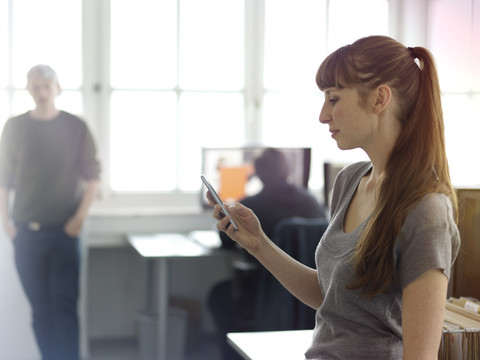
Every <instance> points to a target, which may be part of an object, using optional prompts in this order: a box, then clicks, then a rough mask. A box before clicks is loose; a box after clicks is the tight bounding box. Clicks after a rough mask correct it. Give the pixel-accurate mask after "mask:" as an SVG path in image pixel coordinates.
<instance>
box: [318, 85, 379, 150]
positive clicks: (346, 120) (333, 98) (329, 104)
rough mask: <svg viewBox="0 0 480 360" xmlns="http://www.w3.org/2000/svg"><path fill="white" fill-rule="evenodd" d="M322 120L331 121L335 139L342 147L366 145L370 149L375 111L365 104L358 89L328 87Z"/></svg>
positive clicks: (328, 123)
mask: <svg viewBox="0 0 480 360" xmlns="http://www.w3.org/2000/svg"><path fill="white" fill-rule="evenodd" d="M324 94H325V102H324V104H323V107H322V111H321V113H320V122H321V123H322V124H327V125H328V126H329V130H330V132H331V133H332V138H333V139H335V141H336V142H337V146H338V147H339V148H340V149H342V150H348V149H355V148H362V149H364V150H366V148H367V147H368V144H369V143H371V141H372V140H373V138H372V136H373V133H372V131H373V123H374V122H373V121H372V115H373V113H372V111H369V110H368V106H367V105H366V104H365V105H363V104H362V102H363V100H362V98H361V97H360V94H359V93H358V91H357V90H356V89H352V88H343V89H339V88H335V87H331V88H327V89H325V90H324Z"/></svg>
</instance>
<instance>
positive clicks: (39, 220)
mask: <svg viewBox="0 0 480 360" xmlns="http://www.w3.org/2000/svg"><path fill="white" fill-rule="evenodd" d="M27 81H28V82H27V89H28V91H29V93H30V95H31V96H32V97H33V100H34V101H35V104H36V107H35V109H34V110H31V111H28V112H26V113H25V114H22V115H19V116H16V117H13V118H11V119H9V120H8V121H7V123H6V124H5V127H4V130H3V133H2V137H1V141H0V215H1V220H2V225H3V228H4V231H5V233H6V234H7V235H8V236H9V237H10V238H11V239H12V241H13V245H14V250H15V264H16V267H17V271H18V274H19V277H20V281H21V283H22V286H23V289H24V290H25V294H26V296H27V298H28V300H29V302H30V304H31V307H32V313H33V330H34V333H35V338H36V340H37V344H38V346H39V349H40V352H41V354H42V359H43V360H78V359H79V324H78V315H77V303H78V295H79V294H78V292H79V273H80V268H79V267H80V261H79V255H80V254H79V235H80V232H81V229H82V225H83V223H84V221H85V219H86V217H87V212H88V209H89V207H90V205H91V203H92V202H93V200H94V198H95V195H96V192H97V188H98V183H99V174H100V166H99V162H98V160H97V157H96V147H95V143H94V140H93V138H92V135H91V133H90V131H89V129H88V127H87V125H86V123H85V122H84V121H83V120H81V119H80V118H78V117H77V116H75V115H72V114H70V113H67V112H65V111H62V110H59V109H57V108H56V106H55V98H56V97H57V95H59V94H60V85H59V83H58V79H57V75H56V73H55V71H54V70H53V69H52V68H51V67H49V66H47V65H37V66H34V67H33V68H32V69H31V70H30V71H29V72H28V74H27ZM11 191H12V192H13V194H14V196H13V197H12V198H13V199H14V200H13V206H12V209H11V211H10V206H9V199H10V198H11V197H10V192H11Z"/></svg>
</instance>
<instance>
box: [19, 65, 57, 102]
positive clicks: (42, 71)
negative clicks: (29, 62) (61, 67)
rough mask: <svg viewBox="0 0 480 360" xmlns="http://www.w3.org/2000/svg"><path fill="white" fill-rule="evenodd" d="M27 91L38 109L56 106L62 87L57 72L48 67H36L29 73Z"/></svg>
mask: <svg viewBox="0 0 480 360" xmlns="http://www.w3.org/2000/svg"><path fill="white" fill-rule="evenodd" d="M27 90H28V91H29V93H30V95H32V97H33V100H34V101H35V104H36V105H37V107H46V106H54V104H55V98H56V97H57V95H58V94H60V85H59V83H58V78H57V74H56V72H55V70H53V69H52V68H51V67H50V66H48V65H36V66H34V67H33V68H31V69H30V70H29V72H28V73H27Z"/></svg>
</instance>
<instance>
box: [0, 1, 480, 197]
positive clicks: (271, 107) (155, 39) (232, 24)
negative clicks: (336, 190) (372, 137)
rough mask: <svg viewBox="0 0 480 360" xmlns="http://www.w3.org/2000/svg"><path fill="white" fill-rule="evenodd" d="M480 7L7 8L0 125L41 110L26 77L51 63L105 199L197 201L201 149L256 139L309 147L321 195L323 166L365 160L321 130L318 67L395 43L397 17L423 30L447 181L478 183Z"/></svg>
mask: <svg viewBox="0 0 480 360" xmlns="http://www.w3.org/2000/svg"><path fill="white" fill-rule="evenodd" d="M479 1H480V0H461V1H454V0H435V1H431V0H423V2H422V3H424V4H426V5H428V6H426V8H427V10H428V13H427V14H426V16H425V17H422V16H419V17H418V19H417V18H415V19H410V18H408V19H406V17H405V16H403V17H402V11H396V10H395V9H397V8H402V6H412V4H410V2H409V4H408V5H405V4H403V2H400V1H398V0H390V1H388V0H365V1H358V0H229V1H224V0H162V1H159V0H138V1H136V2H131V1H122V0H118V1H112V0H110V1H108V0H106V1H95V0H70V1H64V0H44V1H36V0H15V1H14V0H0V51H2V53H3V54H5V56H3V57H2V58H0V102H1V104H2V106H0V117H1V119H0V125H2V124H3V123H4V121H5V120H6V118H8V117H9V116H11V115H14V114H19V113H21V112H23V111H26V110H27V109H29V108H30V107H31V106H32V105H33V104H32V101H31V99H30V97H29V96H28V95H27V93H26V91H25V90H24V88H25V74H26V72H27V71H28V69H29V68H30V67H31V66H32V65H35V64H37V63H48V64H50V65H52V67H54V68H55V69H56V70H57V72H58V75H59V78H60V82H61V85H62V88H63V94H62V96H60V97H59V99H58V100H59V103H58V105H59V107H61V108H64V109H65V110H67V111H71V112H73V113H77V114H79V115H81V116H83V117H84V118H85V119H86V120H87V122H88V123H89V124H90V126H91V128H92V131H93V132H94V135H95V137H96V139H97V143H98V147H99V151H100V156H101V160H102V163H103V175H102V179H103V193H104V195H105V196H110V197H117V198H118V197H120V196H127V195H129V196H133V197H137V198H138V197H140V196H141V195H142V194H147V195H149V196H150V197H151V194H157V195H158V196H164V195H168V196H170V195H172V194H174V196H180V195H182V196H183V194H193V193H196V192H197V191H198V190H199V189H200V186H201V182H200V179H199V176H198V175H199V172H200V169H201V164H200V161H201V151H200V150H201V147H203V146H211V147H223V146H229V145H232V146H238V145H244V144H258V143H262V144H264V145H273V146H310V147H312V148H313V153H312V161H313V163H312V173H311V181H310V185H311V186H312V187H313V188H315V189H318V190H320V188H321V186H323V173H322V171H323V170H322V164H323V161H324V160H330V161H338V162H347V161H355V160H358V159H361V158H364V155H363V153H362V152H361V151H346V152H345V151H340V150H338V149H337V148H336V146H335V142H334V141H332V140H331V139H330V137H329V134H328V132H327V131H325V127H323V126H321V125H320V124H319V123H318V116H319V112H320V109H321V106H322V102H323V95H322V94H321V93H320V92H319V91H318V89H317V88H316V85H315V73H316V70H317V68H318V66H319V64H320V62H321V61H322V60H323V58H324V57H325V56H326V55H327V54H328V53H329V52H331V51H332V50H334V49H336V48H337V47H339V46H342V45H344V44H347V43H350V42H352V41H354V40H356V39H357V38H359V37H361V36H364V35H370V34H374V33H375V34H390V35H392V36H393V37H397V38H398V36H395V35H396V33H395V32H396V31H397V30H396V28H395V27H394V26H392V23H402V24H403V27H404V28H405V30H410V29H411V25H414V22H418V23H420V22H421V23H422V24H421V25H422V26H423V24H427V25H426V26H424V29H425V30H424V33H422V32H418V33H415V36H416V38H418V39H427V43H426V46H427V47H428V48H429V49H430V50H431V51H432V52H433V53H434V56H435V59H436V60H437V64H438V69H439V75H440V80H441V86H442V91H443V94H444V110H445V122H446V130H447V131H446V134H447V135H446V137H447V151H448V154H449V158H450V164H451V167H452V178H453V180H454V183H455V184H467V185H468V184H470V185H471V184H472V182H473V183H479V182H480V180H479V179H480V168H478V167H475V166H471V165H470V164H473V159H469V158H468V156H469V154H474V153H475V152H476V141H475V140H476V139H475V135H476V134H477V133H478V131H479V130H480V125H479V124H480V120H479V119H480V88H479V85H478V84H480V75H479V71H478V66H477V65H476V64H478V63H479V61H480V60H479V59H480V48H479V46H480V45H479V44H480V33H479V29H480V27H479V26H478V24H477V23H476V22H475V21H474V19H478V18H479V17H480V5H479ZM347 9H348V11H347ZM392 9H393V10H395V11H393V10H392ZM403 13H404V12H403ZM359 14H361V16H360V15H359ZM82 16H83V17H82ZM422 26H418V28H422ZM26 29H27V30H26ZM397 32H398V31H397ZM399 40H402V39H399ZM415 43H416V44H421V43H422V42H421V41H415ZM452 54H455V55H454V56H452Z"/></svg>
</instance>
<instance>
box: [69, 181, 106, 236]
mask: <svg viewBox="0 0 480 360" xmlns="http://www.w3.org/2000/svg"><path fill="white" fill-rule="evenodd" d="M98 187H99V181H98V180H96V179H95V180H89V181H88V182H87V184H86V186H85V189H84V191H83V197H82V201H81V202H80V205H79V206H78V209H77V211H76V212H75V214H74V215H73V216H72V217H71V218H70V219H69V220H68V221H67V223H66V224H65V232H66V233H67V234H68V235H70V236H73V237H77V236H78V235H80V232H81V231H82V226H83V223H84V221H85V219H86V218H87V215H88V210H89V209H90V206H91V205H92V203H93V201H94V200H95V197H96V195H97V191H98Z"/></svg>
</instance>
